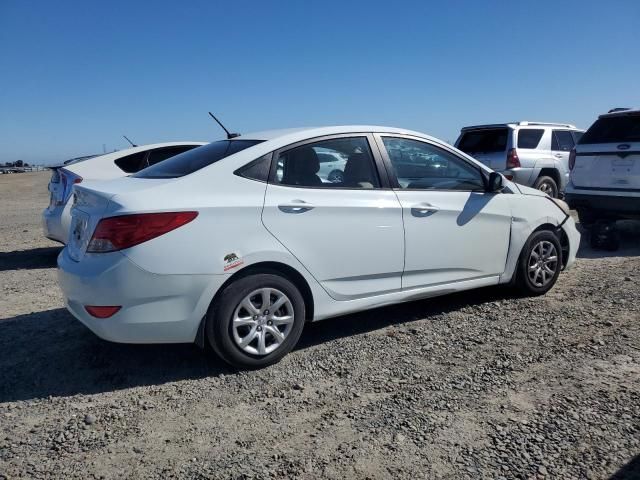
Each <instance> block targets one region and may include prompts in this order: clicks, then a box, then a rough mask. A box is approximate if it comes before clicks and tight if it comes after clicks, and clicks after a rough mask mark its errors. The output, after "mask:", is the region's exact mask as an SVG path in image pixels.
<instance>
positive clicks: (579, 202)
mask: <svg viewBox="0 0 640 480" xmlns="http://www.w3.org/2000/svg"><path fill="white" fill-rule="evenodd" d="M565 200H566V202H567V203H568V204H569V206H570V207H571V208H572V209H574V210H581V209H586V210H591V211H593V212H594V213H599V214H602V215H603V216H607V217H613V218H640V195H637V196H620V195H606V194H594V193H591V192H590V193H577V192H576V191H575V189H574V190H571V191H570V192H567V193H566V195H565Z"/></svg>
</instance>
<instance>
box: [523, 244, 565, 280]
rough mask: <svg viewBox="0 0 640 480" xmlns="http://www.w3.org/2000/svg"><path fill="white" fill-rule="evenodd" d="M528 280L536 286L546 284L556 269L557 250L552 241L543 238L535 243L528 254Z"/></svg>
mask: <svg viewBox="0 0 640 480" xmlns="http://www.w3.org/2000/svg"><path fill="white" fill-rule="evenodd" d="M528 267H529V268H528V271H529V272H528V273H529V280H531V283H533V284H534V285H535V286H536V287H544V286H546V285H547V284H548V283H549V282H550V281H551V280H552V279H553V276H554V275H555V273H556V270H557V269H558V251H557V250H556V247H555V245H554V244H553V243H551V242H549V241H548V240H543V241H541V242H538V243H536V244H535V246H534V247H533V249H532V250H531V254H530V255H529V262H528Z"/></svg>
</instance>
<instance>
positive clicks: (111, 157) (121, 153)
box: [49, 141, 209, 168]
mask: <svg viewBox="0 0 640 480" xmlns="http://www.w3.org/2000/svg"><path fill="white" fill-rule="evenodd" d="M207 143H209V142H192V141H186V142H163V143H150V144H147V145H138V146H136V147H131V148H125V149H124V150H118V151H116V152H111V153H105V154H103V155H97V156H93V157H90V158H87V159H85V160H82V161H80V162H74V163H69V164H64V163H62V164H60V165H53V166H51V167H49V168H58V167H74V166H77V165H80V164H83V163H86V162H87V161H89V160H90V161H92V162H94V161H98V160H99V161H101V162H110V161H115V160H117V159H119V158H122V157H126V156H127V155H131V154H134V153H138V152H145V151H147V150H153V149H155V148H162V147H178V146H181V145H206V144H207Z"/></svg>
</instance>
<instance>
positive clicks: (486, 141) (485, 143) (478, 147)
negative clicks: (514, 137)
mask: <svg viewBox="0 0 640 480" xmlns="http://www.w3.org/2000/svg"><path fill="white" fill-rule="evenodd" d="M508 138H509V129H508V128H483V129H480V130H468V131H463V133H462V136H461V137H460V141H459V142H458V148H459V149H460V150H462V151H463V152H464V153H468V154H469V155H473V154H475V153H493V152H504V151H506V149H507V140H508Z"/></svg>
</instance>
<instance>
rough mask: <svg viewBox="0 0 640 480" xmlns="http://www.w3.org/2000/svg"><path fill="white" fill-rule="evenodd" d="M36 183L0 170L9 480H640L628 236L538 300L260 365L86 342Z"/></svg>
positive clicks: (402, 326) (381, 328)
mask: <svg viewBox="0 0 640 480" xmlns="http://www.w3.org/2000/svg"><path fill="white" fill-rule="evenodd" d="M47 181H48V175H47V174H46V173H33V174H22V175H1V176H0V287H1V288H2V295H1V296H0V479H2V478H124V477H129V478H176V477H180V478H234V479H235V478H241V479H245V478H305V479H314V478H446V479H464V478H470V479H471V478H473V479H476V478H523V479H530V478H531V479H534V478H563V479H571V478H588V479H599V478H609V477H611V476H613V478H638V477H639V476H640V457H638V456H637V455H638V454H639V453H640V340H639V338H640V337H639V334H640V322H639V320H640V287H639V284H640V227H639V226H638V225H637V224H633V223H631V222H629V223H628V224H624V225H623V226H622V228H623V231H622V234H623V246H622V248H621V249H620V250H619V251H618V252H614V253H606V254H604V253H600V252H595V251H592V250H590V249H589V248H588V247H585V246H583V247H582V249H581V251H580V253H579V257H580V258H579V259H578V262H577V264H576V265H575V267H574V268H573V269H572V270H570V271H569V272H565V273H563V274H562V275H561V277H560V279H559V282H558V284H557V285H556V287H555V288H554V289H553V290H552V291H551V292H550V293H548V294H547V295H546V296H544V297H541V298H535V299H532V298H517V297H514V296H513V294H512V292H509V291H507V290H504V289H499V288H490V289H483V290H479V291H474V292H468V293H465V294H460V295H450V296H446V297H441V298H439V299H435V300H429V301H419V302H413V303H408V304H404V305H401V306H394V307H387V308H383V309H378V310H374V311H369V312H364V313H360V314H357V315H350V316H345V317H340V318H336V319H333V320H327V321H325V322H320V323H318V324H314V325H309V326H308V328H306V329H305V332H304V333H303V336H302V339H301V342H300V345H299V347H298V348H297V349H296V351H294V352H293V353H291V354H290V355H288V356H287V357H286V358H285V359H284V360H283V361H282V362H280V363H279V364H277V365H275V366H272V367H270V368H267V369H265V370H262V371H255V372H236V371H233V370H231V369H229V368H227V367H226V366H224V365H223V364H221V363H220V362H219V361H218V360H216V359H215V358H214V357H212V356H211V355H206V354H203V353H202V352H200V351H199V350H198V349H197V348H196V347H194V346H189V345H170V346H132V345H117V344H110V343H107V342H104V341H101V340H99V339H98V338H96V337H95V336H94V335H93V334H92V333H91V332H89V331H88V330H87V329H85V328H84V327H83V326H82V325H81V324H79V323H78V322H77V321H75V320H74V319H73V318H72V316H71V315H70V314H68V313H67V312H66V310H64V308H63V302H62V298H61V295H60V292H59V291H58V288H57V285H56V278H55V259H56V255H57V253H58V251H59V247H57V246H56V245H55V244H53V243H52V242H49V241H48V240H46V239H44V238H43V237H42V235H41V229H40V217H39V215H40V211H41V209H42V208H44V206H45V205H46V204H47V201H48V199H47V192H46V184H47Z"/></svg>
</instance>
